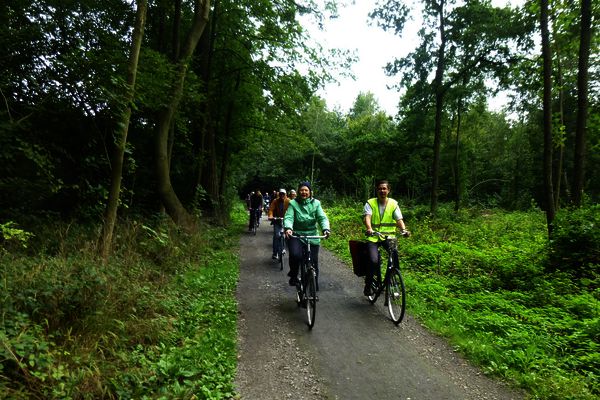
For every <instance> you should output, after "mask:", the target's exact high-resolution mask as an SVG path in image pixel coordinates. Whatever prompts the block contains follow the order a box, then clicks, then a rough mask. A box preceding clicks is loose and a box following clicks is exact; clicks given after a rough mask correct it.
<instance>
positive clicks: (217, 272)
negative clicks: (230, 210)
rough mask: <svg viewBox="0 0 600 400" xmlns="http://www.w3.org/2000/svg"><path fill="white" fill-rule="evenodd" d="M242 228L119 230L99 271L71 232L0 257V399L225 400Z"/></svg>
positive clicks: (140, 226)
mask: <svg viewBox="0 0 600 400" xmlns="http://www.w3.org/2000/svg"><path fill="white" fill-rule="evenodd" d="M242 211H243V210H242ZM241 223H243V222H242V221H241V220H238V221H237V222H234V223H233V224H232V225H231V227H230V228H229V229H226V228H221V227H215V226H209V225H203V226H202V227H201V230H200V233H197V234H194V235H188V234H185V233H183V232H180V231H179V230H178V229H176V228H175V227H174V226H173V225H172V224H170V223H169V222H168V221H166V220H163V219H161V218H156V219H155V220H153V221H143V222H140V221H127V222H123V223H121V224H119V226H118V231H117V232H116V234H115V238H116V239H115V253H114V256H113V257H112V258H111V259H110V261H109V262H108V263H107V264H106V265H102V264H101V263H100V262H99V261H98V259H97V257H96V253H95V251H94V249H95V243H94V240H95V237H97V235H96V233H95V232H93V231H90V230H86V228H85V227H79V226H62V225H60V226H56V225H54V226H51V225H47V226H45V228H44V229H42V228H40V230H39V231H38V232H36V234H35V240H32V241H30V242H29V246H28V247H27V248H22V249H21V251H20V252H19V251H10V252H9V251H6V250H4V251H2V252H1V253H0V263H1V265H2V281H1V282H0V318H1V325H0V398H10V399H65V398H73V399H97V398H108V399H111V398H113V399H117V398H119V399H120V398H136V399H144V398H153V399H155V398H178V399H192V398H195V399H225V398H232V397H234V396H235V393H234V388H233V379H234V376H235V368H236V345H235V343H236V332H237V328H236V317H237V314H236V310H237V305H236V302H235V287H236V285H237V277H238V265H239V260H238V251H237V246H238V241H237V239H238V238H239V235H238V234H237V233H238V232H239V231H240V224H241ZM52 232H54V234H52Z"/></svg>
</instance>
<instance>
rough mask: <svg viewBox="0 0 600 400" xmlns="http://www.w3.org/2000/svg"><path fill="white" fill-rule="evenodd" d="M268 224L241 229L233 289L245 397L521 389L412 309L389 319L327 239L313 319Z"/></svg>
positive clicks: (479, 393) (488, 395)
mask: <svg viewBox="0 0 600 400" xmlns="http://www.w3.org/2000/svg"><path fill="white" fill-rule="evenodd" d="M271 232H272V227H271V226H270V225H269V224H268V221H267V222H265V220H263V223H262V224H261V226H260V228H259V231H258V233H257V235H256V236H252V235H250V234H248V235H244V236H243V237H242V239H241V243H240V244H241V246H240V249H241V250H240V252H241V266H240V281H239V284H238V293H237V298H238V302H239V316H238V329H239V332H238V371H237V376H236V387H237V390H238V393H239V394H240V397H241V399H243V400H254V399H256V400H259V399H260V400H268V399H315V400H316V399H340V400H347V399H371V398H372V399H406V400H408V399H411V400H417V399H431V400H439V399H465V400H471V399H472V400H483V399H487V400H501V399H502V400H504V399H507V400H508V399H523V398H524V397H525V396H524V394H523V393H521V392H519V391H516V390H512V389H510V388H509V387H507V386H506V385H504V384H502V383H500V382H497V381H494V380H491V379H489V378H487V377H486V376H484V375H483V374H482V373H481V372H480V371H479V370H478V369H476V368H474V367H472V366H471V365H469V363H468V362H466V361H465V360H464V359H462V358H461V357H460V356H459V355H458V354H457V353H455V352H454V351H453V350H452V348H451V347H450V346H448V344H447V343H446V342H445V341H444V340H443V339H441V338H438V337H437V336H435V335H432V334H431V333H429V332H428V331H427V330H425V329H424V328H423V327H422V326H421V325H419V324H418V323H417V322H416V321H415V320H414V319H412V318H411V317H410V315H409V316H407V317H405V320H404V321H403V322H402V323H401V324H400V325H399V326H395V325H394V324H393V323H392V322H391V321H390V320H389V318H388V316H387V314H386V312H385V310H383V308H382V307H381V304H382V301H381V300H380V301H378V304H377V305H375V306H373V305H371V304H369V303H368V302H367V301H366V299H365V298H364V297H363V296H362V280H361V278H358V277H356V276H354V275H353V274H352V271H351V270H350V268H348V266H346V265H345V264H344V263H342V262H340V261H339V260H338V259H337V258H336V257H335V256H334V255H332V254H331V253H330V252H328V251H326V250H325V249H321V252H320V264H321V277H320V281H319V283H320V289H321V290H320V292H319V299H320V300H319V303H318V306H317V315H316V323H315V327H314V328H313V329H312V330H309V329H308V327H307V325H306V316H305V313H304V309H299V308H298V307H297V305H296V302H295V288H292V287H290V286H288V285H287V277H286V273H287V260H286V267H285V269H284V271H280V270H279V264H276V263H275V262H274V261H273V260H271V257H270V256H271V235H272V233H271Z"/></svg>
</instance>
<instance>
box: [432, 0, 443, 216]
mask: <svg viewBox="0 0 600 400" xmlns="http://www.w3.org/2000/svg"><path fill="white" fill-rule="evenodd" d="M438 7H439V10H438V13H439V19H440V26H439V30H440V48H439V49H438V60H437V68H436V71H435V82H434V88H435V133H434V138H433V165H432V169H431V174H432V181H431V214H432V215H435V213H436V211H437V203H438V186H439V174H440V144H441V138H442V111H443V107H444V91H445V89H444V87H443V82H442V80H443V77H444V72H445V68H446V33H445V25H444V24H445V20H444V0H441V1H440V4H439V6H438Z"/></svg>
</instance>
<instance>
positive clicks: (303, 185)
mask: <svg viewBox="0 0 600 400" xmlns="http://www.w3.org/2000/svg"><path fill="white" fill-rule="evenodd" d="M298 195H299V196H300V198H301V199H308V198H309V197H311V196H312V189H311V187H310V182H308V181H305V182H300V184H299V185H298Z"/></svg>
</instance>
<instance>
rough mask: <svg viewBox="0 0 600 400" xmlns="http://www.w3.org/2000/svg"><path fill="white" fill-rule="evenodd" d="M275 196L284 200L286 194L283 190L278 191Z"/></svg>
mask: <svg viewBox="0 0 600 400" xmlns="http://www.w3.org/2000/svg"><path fill="white" fill-rule="evenodd" d="M277 195H278V196H279V198H280V199H285V196H287V193H286V191H285V189H279V193H278V194H277Z"/></svg>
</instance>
